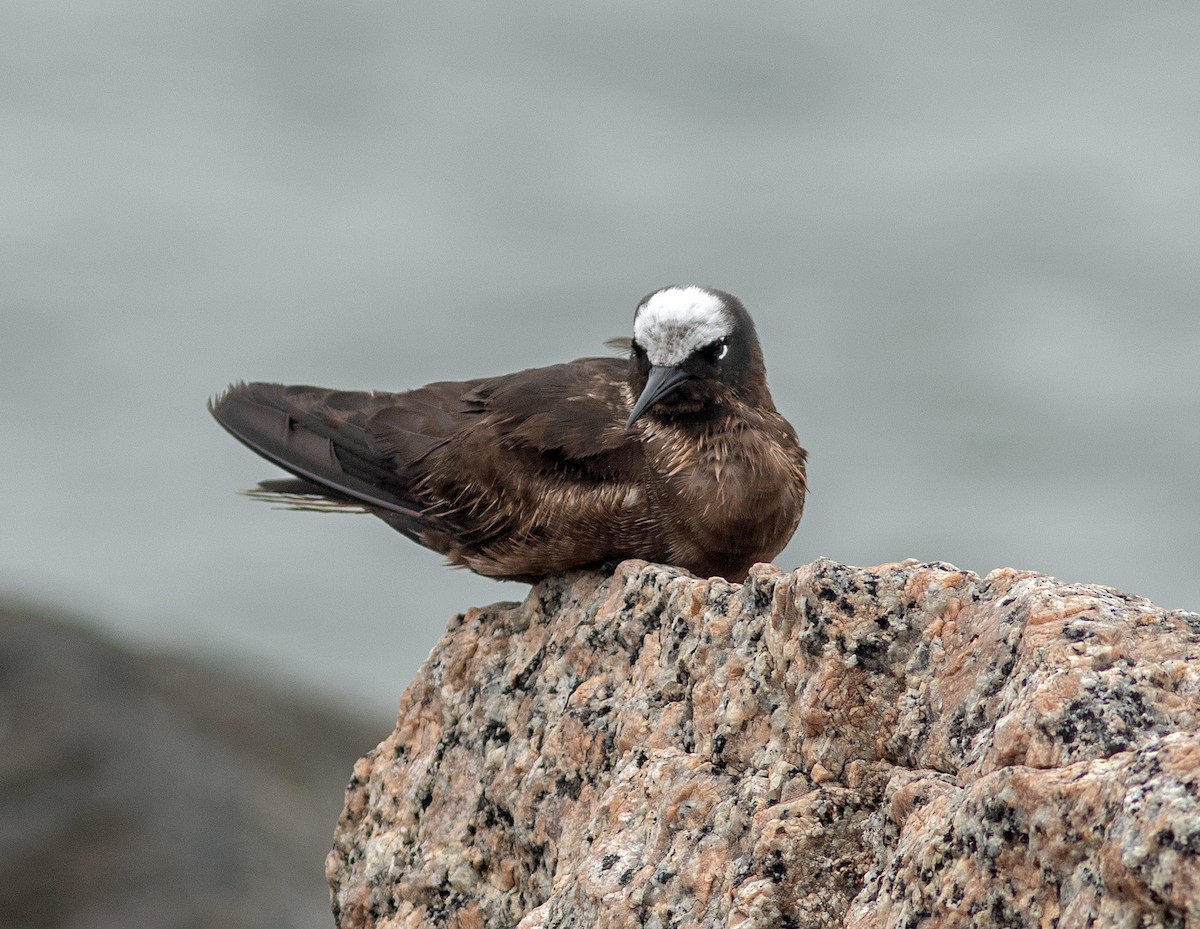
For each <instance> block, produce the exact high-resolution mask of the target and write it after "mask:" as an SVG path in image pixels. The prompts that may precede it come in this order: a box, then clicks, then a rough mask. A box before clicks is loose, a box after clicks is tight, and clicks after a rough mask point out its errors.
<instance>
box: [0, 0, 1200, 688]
mask: <svg viewBox="0 0 1200 929" xmlns="http://www.w3.org/2000/svg"><path fill="white" fill-rule="evenodd" d="M1197 48H1200V6H1197V5H1196V4H1194V3H1184V2H1178V3H1169V2H1166V3H1158V4H1153V5H1150V6H1146V5H1133V4H1122V3H1104V2H1102V3H1092V4H1086V5H1078V4H1057V3H1055V4H988V5H984V4H970V5H961V4H950V3H926V4H901V5H893V4H882V3H853V2H852V3H845V2H818V3H806V4H776V3H771V4H709V3H705V4H696V3H679V2H667V3H654V4H644V3H635V2H612V3H605V4H562V3H550V2H530V3H523V4H520V5H498V4H496V5H484V4H414V3H404V2H396V0H393V2H373V0H338V2H334V0H291V2H280V0H260V2H255V3H249V4H247V3H243V2H235V0H209V2H204V3H199V4H185V3H171V2H168V3H149V2H146V0H79V2H75V3H72V4H69V5H68V4H60V3H45V2H34V0H3V2H0V158H2V163H3V170H0V317H2V318H0V322H2V326H0V441H2V452H0V455H2V458H0V460H2V461H3V465H2V468H0V507H2V510H0V591H3V592H4V593H5V594H7V595H9V596H16V597H20V598H25V599H29V600H36V601H42V602H48V603H50V604H52V605H56V606H58V607H62V608H65V609H68V610H70V611H73V612H75V613H77V614H78V615H80V616H82V617H85V621H87V622H92V623H96V624H100V625H102V626H103V627H104V628H105V629H106V630H108V631H109V632H110V633H114V632H115V633H117V634H118V635H119V636H120V637H122V638H124V639H125V640H126V641H133V642H136V643H143V644H149V645H154V646H165V647H167V648H170V649H173V650H180V651H186V652H192V653H196V654H204V655H209V656H214V657H219V658H222V659H223V660H234V661H236V662H238V663H241V664H243V665H250V666H253V667H254V668H255V669H257V671H258V673H261V674H262V675H263V676H266V677H270V678H273V679H277V680H284V681H292V682H295V683H297V684H299V685H301V686H302V687H304V688H305V689H307V690H309V691H310V692H311V693H313V694H317V695H320V696H321V697H322V698H325V699H331V700H335V701H340V702H342V703H343V704H344V705H348V706H351V705H352V706H355V707H359V708H363V709H368V710H371V711H372V712H379V711H388V710H390V709H391V708H392V707H394V705H395V702H396V699H397V696H398V694H399V692H400V690H401V689H402V688H403V686H404V685H405V683H406V682H407V680H408V679H409V678H410V677H411V675H412V673H413V672H414V670H415V669H416V667H417V665H418V664H419V662H420V661H421V660H422V659H423V657H424V655H425V653H426V652H427V651H428V649H429V648H430V646H431V645H432V644H433V642H434V641H435V640H436V638H437V636H438V635H439V633H440V632H441V630H442V628H443V627H444V624H445V622H446V620H447V619H448V618H449V617H450V616H451V615H452V614H453V613H455V612H459V611H462V610H464V609H466V608H467V607H469V606H472V605H481V604H485V603H489V602H493V601H495V600H499V599H517V598H520V597H521V596H523V594H524V590H525V588H524V587H521V586H519V585H500V584H497V583H495V582H492V581H487V580H484V579H481V578H476V577H473V576H471V575H469V574H466V573H463V572H457V571H451V570H448V569H445V568H442V567H440V566H439V559H438V558H437V556H435V555H433V554H431V553H429V552H425V551H423V550H421V549H419V548H418V547H417V546H414V545H412V544H411V543H409V542H407V541H406V540H404V539H403V538H402V537H400V536H399V535H397V534H396V533H394V532H392V531H391V530H389V529H387V528H386V527H385V526H384V525H383V524H382V523H379V522H377V521H374V520H371V519H368V518H366V517H348V516H324V515H316V514H306V513H290V512H276V511H273V510H272V509H270V508H269V507H267V506H265V505H262V504H256V503H254V502H251V501H249V500H247V499H245V498H243V497H240V496H238V495H237V494H236V493H235V491H236V490H237V489H239V488H244V487H247V486H249V485H251V484H253V483H254V482H255V481H256V480H257V479H259V478H262V477H268V476H272V475H273V474H274V473H275V472H274V471H273V469H272V468H271V467H270V466H269V465H266V464H265V463H264V462H261V461H259V460H258V459H256V458H255V457H254V456H252V455H251V454H250V453H249V452H247V451H246V450H245V449H243V448H241V447H240V446H239V445H237V444H236V443H234V442H233V441H232V440H231V439H229V438H228V437H227V436H226V435H225V434H224V433H223V432H222V431H221V430H220V429H219V428H218V427H217V426H216V425H215V424H214V423H213V422H212V421H211V420H210V419H209V417H208V414H207V412H206V411H205V410H204V400H205V399H206V398H207V397H208V396H210V395H212V394H213V393H215V392H216V391H218V390H220V389H221V388H222V387H223V386H224V385H225V384H226V383H227V382H229V381H231V380H234V379H238V378H245V379H255V380H279V381H286V382H305V383H316V384H325V385H330V386H341V387H353V388H397V389H398V388H404V387H410V386H416V385H419V384H422V383H425V382H427V381H430V380H435V379H445V378H461V377H469V376H475V375H483V374H493V373H502V372H505V371H510V370H516V369H519V368H522V367H528V366H533V365H541V364H546V363H551V362H555V361H560V360H565V359H568V358H572V357H577V356H580V355H586V354H594V353H599V352H603V351H604V349H603V347H602V342H603V341H604V340H605V339H607V338H609V337H611V336H616V335H625V334H627V332H628V329H629V326H630V321H631V318H632V313H633V308H634V305H635V303H636V301H637V300H638V298H640V297H641V296H642V295H643V294H645V293H646V292H648V291H650V290H652V289H654V288H655V287H658V286H660V285H662V284H664V283H669V282H697V283H705V284H710V285H713V286H718V287H722V288H725V289H727V290H730V291H732V292H733V293H735V294H737V295H739V296H740V297H742V298H743V300H744V301H745V302H746V304H747V305H748V307H749V308H750V310H751V312H752V313H753V314H754V316H755V318H756V321H757V324H758V328H759V332H760V334H761V336H762V339H763V342H764V345H765V351H766V354H767V361H768V369H769V373H770V378H771V384H772V389H773V391H774V394H775V398H776V401H777V404H778V405H779V407H780V408H781V409H782V410H783V411H784V412H785V413H786V414H787V415H788V416H789V418H790V419H791V420H792V422H793V423H794V424H795V426H796V428H797V430H798V431H799V433H800V436H801V439H802V440H803V442H804V444H805V445H806V446H807V447H808V448H809V450H810V452H811V472H810V474H811V484H812V495H811V498H810V502H809V507H808V511H807V513H806V515H805V518H804V522H803V523H802V525H801V527H800V531H799V533H798V534H797V536H796V538H795V539H794V540H793V542H792V543H791V545H789V546H788V548H787V550H786V551H785V552H784V553H783V555H782V556H781V557H780V559H779V563H780V564H781V565H782V566H783V567H785V568H791V567H794V566H795V565H797V564H799V563H802V562H806V561H809V560H811V559H813V558H815V557H817V556H818V555H826V556H829V557H831V558H835V559H838V560H841V561H846V562H850V563H854V564H875V563H879V562H882V561H893V560H899V559H902V558H906V557H910V556H911V557H916V558H921V559H942V560H947V561H951V562H953V563H955V564H957V565H959V566H960V567H963V568H969V569H972V570H975V571H979V572H986V571H988V570H990V569H992V568H995V567H999V566H1008V565H1012V566H1016V567H1021V568H1033V569H1037V570H1041V571H1045V572H1049V573H1052V574H1055V575H1058V576H1060V577H1062V578H1064V579H1066V580H1072V581H1090V582H1101V583H1107V584H1112V585H1115V586H1118V587H1121V588H1123V589H1125V590H1127V591H1130V592H1133V593H1138V594H1142V595H1145V596H1149V597H1151V598H1153V599H1155V600H1156V601H1158V602H1159V603H1161V604H1162V605H1164V606H1167V607H1182V608H1190V609H1200V571H1198V570H1197V566H1198V563H1200V531H1198V527H1200V490H1198V484H1197V463H1198V462H1200V430H1198V428H1197V423H1198V422H1200V416H1198V415H1197V413H1198V410H1197V407H1198V406H1200V369H1198V364H1197V362H1198V359H1200V307H1198V296H1200V262H1198V260H1197V257H1198V256H1200V218H1198V217H1200V93H1198V88H1200V55H1198V54H1197V51H1196V50H1197Z"/></svg>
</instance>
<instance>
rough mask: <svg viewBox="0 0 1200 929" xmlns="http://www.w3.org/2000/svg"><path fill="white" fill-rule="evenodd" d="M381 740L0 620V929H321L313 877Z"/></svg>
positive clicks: (250, 691) (263, 695) (97, 640)
mask: <svg viewBox="0 0 1200 929" xmlns="http://www.w3.org/2000/svg"><path fill="white" fill-rule="evenodd" d="M371 733H374V735H372V734H371ZM378 733H379V728H378V726H377V725H376V726H372V724H371V722H370V721H369V720H364V719H357V718H353V717H350V716H349V715H343V714H338V713H334V712H330V711H326V710H323V709H320V708H316V707H313V706H311V705H306V704H304V703H302V702H300V701H298V700H297V699H295V698H294V697H291V696H289V695H286V694H283V693H281V692H278V691H275V690H272V689H270V688H266V687H263V686H261V685H258V684H255V683H252V682H250V681H249V680H247V679H245V678H242V677H240V676H239V675H237V674H233V673H228V672H223V671H217V670H213V669H210V668H205V667H203V666H201V665H199V664H195V663H192V662H189V661H184V660H180V659H176V658H172V657H166V656H162V655H152V654H147V653H142V652H137V651H134V650H132V649H128V648H123V647H120V646H118V645H115V644H113V643H111V642H108V641H106V640H105V639H103V638H102V637H100V636H98V635H96V634H94V633H91V632H87V631H85V630H83V629H81V628H77V627H74V626H72V625H71V624H69V623H64V622H60V621H58V620H56V619H53V618H50V617H48V616H46V615H45V614H40V613H38V612H37V611H36V610H31V609H29V608H27V607H24V606H17V605H12V604H9V605H4V604H0V927H13V929H58V927H63V929H110V927H111V929H126V927H128V929H134V927H136V929H206V927H212V929H251V927H254V929H260V927H266V926H269V927H271V929H301V927H303V929H322V927H329V926H332V925H333V919H332V917H331V916H330V914H329V894H328V888H327V887H326V886H325V884H324V881H323V880H322V879H321V862H322V860H323V858H324V856H325V854H326V852H327V851H328V850H329V830H330V828H331V827H332V826H333V823H334V821H335V820H336V819H337V813H338V806H339V803H340V799H341V796H342V790H343V788H344V787H345V785H346V779H347V772H348V771H349V768H350V766H351V765H352V764H353V763H354V759H355V758H356V757H357V756H358V755H360V754H362V752H363V751H364V750H365V749H366V748H367V747H369V746H370V745H371V744H373V742H374V741H376V740H377V739H378Z"/></svg>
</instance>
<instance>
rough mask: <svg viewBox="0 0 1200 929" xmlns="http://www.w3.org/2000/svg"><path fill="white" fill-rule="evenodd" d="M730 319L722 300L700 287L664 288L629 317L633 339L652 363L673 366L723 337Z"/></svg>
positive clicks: (730, 327) (731, 323)
mask: <svg viewBox="0 0 1200 929" xmlns="http://www.w3.org/2000/svg"><path fill="white" fill-rule="evenodd" d="M731 332H733V319H732V317H731V316H730V314H729V313H728V312H727V311H726V309H725V303H724V301H723V300H722V299H721V298H720V297H718V296H717V295H716V294H714V293H710V292H709V291H707V290H705V289H704V288H703V287H665V288H663V289H662V290H659V291H656V292H655V293H653V294H651V295H650V296H649V297H647V298H646V301H645V303H643V304H642V305H641V306H639V307H638V310H637V315H636V316H635V317H634V320H633V338H634V341H636V342H637V343H638V345H640V346H641V347H642V348H643V349H645V351H646V356H647V357H648V358H649V359H650V363H651V364H652V365H657V366H659V367H674V366H675V365H679V364H682V363H683V362H684V361H685V360H686V359H687V358H688V356H689V355H691V354H692V353H693V352H695V351H696V350H697V349H700V348H703V347H704V346H706V345H711V344H712V343H713V342H716V341H717V340H718V339H723V338H727V337H728V336H729V334H730V333H731Z"/></svg>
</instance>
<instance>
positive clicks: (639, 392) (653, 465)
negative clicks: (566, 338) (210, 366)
mask: <svg viewBox="0 0 1200 929" xmlns="http://www.w3.org/2000/svg"><path fill="white" fill-rule="evenodd" d="M629 345H630V355H629V358H628V359H616V358H581V359H579V360H577V361H572V362H569V363H567V364H559V365H552V366H550V367H547V368H533V369H530V370H526V371H521V372H518V373H516V374H509V375H505V376H501V377H493V378H479V379H476V380H471V381H455V382H450V381H446V382H440V383H435V384H429V385H427V386H425V387H421V388H418V389H416V390H410V391H406V392H403V393H386V392H373V393H368V392H359V391H338V390H328V389H324V388H319V387H288V386H283V385H280V384H239V385H236V386H234V387H231V388H230V389H229V390H228V391H227V392H226V393H225V394H223V395H222V396H220V397H219V398H218V399H217V400H216V401H215V402H213V403H210V405H209V409H210V410H211V411H212V414H213V416H215V417H216V418H217V420H218V421H219V422H220V423H221V425H222V426H224V427H225V428H226V429H227V430H229V432H231V433H232V434H233V435H234V436H235V437H236V438H238V439H239V440H240V441H242V442H243V443H245V444H246V445H248V446H249V447H250V448H252V449H253V450H254V451H256V452H258V453H259V454H260V455H262V456H263V457H265V458H267V459H269V460H271V461H273V462H275V463H276V464H278V465H280V466H281V467H283V468H285V469H286V470H288V471H290V472H292V473H293V474H295V475H296V477H297V478H298V479H297V480H283V481H266V482H263V484H262V485H260V490H259V494H261V495H265V496H268V497H274V498H276V499H282V500H285V501H287V502H289V503H291V504H293V505H296V506H300V507H316V508H322V509H328V508H356V509H362V510H365V511H367V512H370V513H374V514H375V515H376V516H378V517H380V518H381V519H383V520H384V521H385V522H387V523H388V524H389V525H391V526H393V527H394V528H395V529H397V530H399V531H400V532H402V533H404V535H406V536H408V537H409V538H411V539H413V540H415V541H417V542H419V543H420V544H422V545H424V546H426V547H428V548H431V549H433V550H434V551H437V552H440V553H441V554H443V555H445V556H446V558H447V559H448V560H449V561H450V562H451V563H452V564H455V565H462V566H465V567H468V568H470V569H471V570H473V571H475V572H477V573H479V574H484V575H487V576H489V577H496V578H505V579H513V580H523V581H534V580H537V579H538V578H541V577H544V576H546V575H549V574H554V573H557V572H560V571H565V570H568V569H571V568H577V567H582V566H594V565H601V564H606V563H611V562H615V561H618V560H620V559H623V558H644V559H647V560H649V561H655V562H662V563H667V564H673V565H677V566H680V567H683V568H687V569H688V570H689V571H692V572H693V573H695V574H698V575H700V576H709V575H720V576H723V577H726V578H729V579H731V580H741V579H742V578H744V577H745V575H746V572H747V570H748V569H749V567H750V566H751V565H752V564H754V563H756V562H758V561H766V560H770V559H771V558H773V557H774V556H775V555H777V554H778V553H779V551H780V550H781V549H782V548H783V546H784V545H785V544H787V541H788V539H789V538H790V537H791V535H792V533H793V532H794V531H795V528H796V525H797V523H798V522H799V520H800V514H801V512H802V510H803V507H804V493H805V489H806V488H805V452H804V449H802V448H801V447H800V444H799V442H798V441H797V439H796V434H795V432H794V431H793V429H792V427H791V426H790V425H789V424H788V423H787V421H786V420H785V419H784V418H783V417H782V416H781V415H780V414H779V413H778V412H777V411H776V410H775V407H774V405H773V403H772V402H771V396H770V393H769V391H768V390H767V382H766V372H765V369H764V366H763V360H762V351H761V349H760V347H759V344H758V339H757V337H756V336H755V333H754V325H753V323H752V322H751V320H750V317H749V315H748V314H747V313H746V311H745V309H744V308H743V307H742V305H741V304H740V303H739V302H738V301H737V300H736V299H735V298H734V297H732V296H730V295H729V294H726V293H724V292H722V291H716V290H705V289H701V288H695V287H688V288H680V287H670V288H664V289H663V290H660V291H656V292H655V293H653V294H651V295H650V296H648V297H647V298H646V299H645V300H643V301H642V302H641V304H639V306H638V311H637V314H636V315H635V325H634V339H633V340H632V341H631V342H630V343H629Z"/></svg>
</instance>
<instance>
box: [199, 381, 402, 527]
mask: <svg viewBox="0 0 1200 929" xmlns="http://www.w3.org/2000/svg"><path fill="white" fill-rule="evenodd" d="M316 393H318V390H317V388H304V389H303V390H298V389H297V388H284V387H282V386H280V385H278V384H239V385H236V386H234V387H231V388H230V389H229V390H228V391H226V392H225V393H224V394H223V395H221V396H220V397H218V398H217V399H216V400H215V401H214V402H211V403H210V404H209V411H210V412H211V413H212V415H213V416H214V417H215V418H216V420H217V422H219V423H220V424H221V425H222V426H224V427H225V429H226V430H227V431H228V432H229V433H230V434H231V435H232V436H233V437H234V438H236V439H237V440H238V441H240V442H242V443H243V444H244V445H246V446H248V447H249V448H251V449H253V450H254V451H256V452H258V454H260V455H262V456H263V457H264V458H266V459H267V460H268V461H272V462H274V463H275V464H277V465H279V466H280V467H281V468H283V469H284V470H286V471H290V472H291V473H292V474H295V475H296V476H297V477H300V478H304V479H305V480H308V481H312V482H313V483H315V484H318V485H320V486H321V487H324V488H328V489H329V490H332V491H334V492H336V493H338V494H341V495H343V496H347V497H351V498H353V499H355V500H359V501H361V502H363V503H366V504H369V505H371V506H377V507H381V508H383V509H385V510H390V511H392V512H394V513H399V514H403V515H405V516H411V517H413V518H419V515H420V514H419V512H418V511H417V510H416V509H415V508H414V507H413V505H412V503H411V501H409V500H406V499H405V498H404V497H402V496H400V495H399V494H397V493H394V492H392V491H391V490H389V489H388V488H386V487H381V486H379V484H378V483H376V480H374V479H377V477H378V476H379V474H380V473H381V472H384V473H385V469H384V468H383V467H382V466H381V463H380V462H378V461H372V460H370V459H367V458H365V457H364V456H363V455H362V454H359V453H356V452H357V451H358V448H361V447H362V445H361V443H360V442H357V441H355V439H357V438H358V435H361V429H359V430H354V429H351V430H349V432H348V435H347V436H346V438H347V440H348V444H347V446H346V447H344V448H342V449H339V448H338V447H337V446H335V443H334V430H333V429H332V428H331V427H330V425H329V423H328V421H327V420H322V419H321V418H320V417H318V416H316V415H315V414H314V412H313V409H312V401H313V398H314V394H316ZM297 398H303V400H302V402H303V403H304V404H305V406H301V405H300V404H299V403H297V402H296V400H297ZM306 407H307V408H306ZM314 427H315V428H316V429H320V430H321V432H323V433H325V434H319V433H318V432H317V431H315V429H314ZM356 432H357V433H358V435H356V434H355V433H356ZM356 446H357V447H356ZM343 459H345V460H343ZM364 478H365V479H364Z"/></svg>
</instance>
